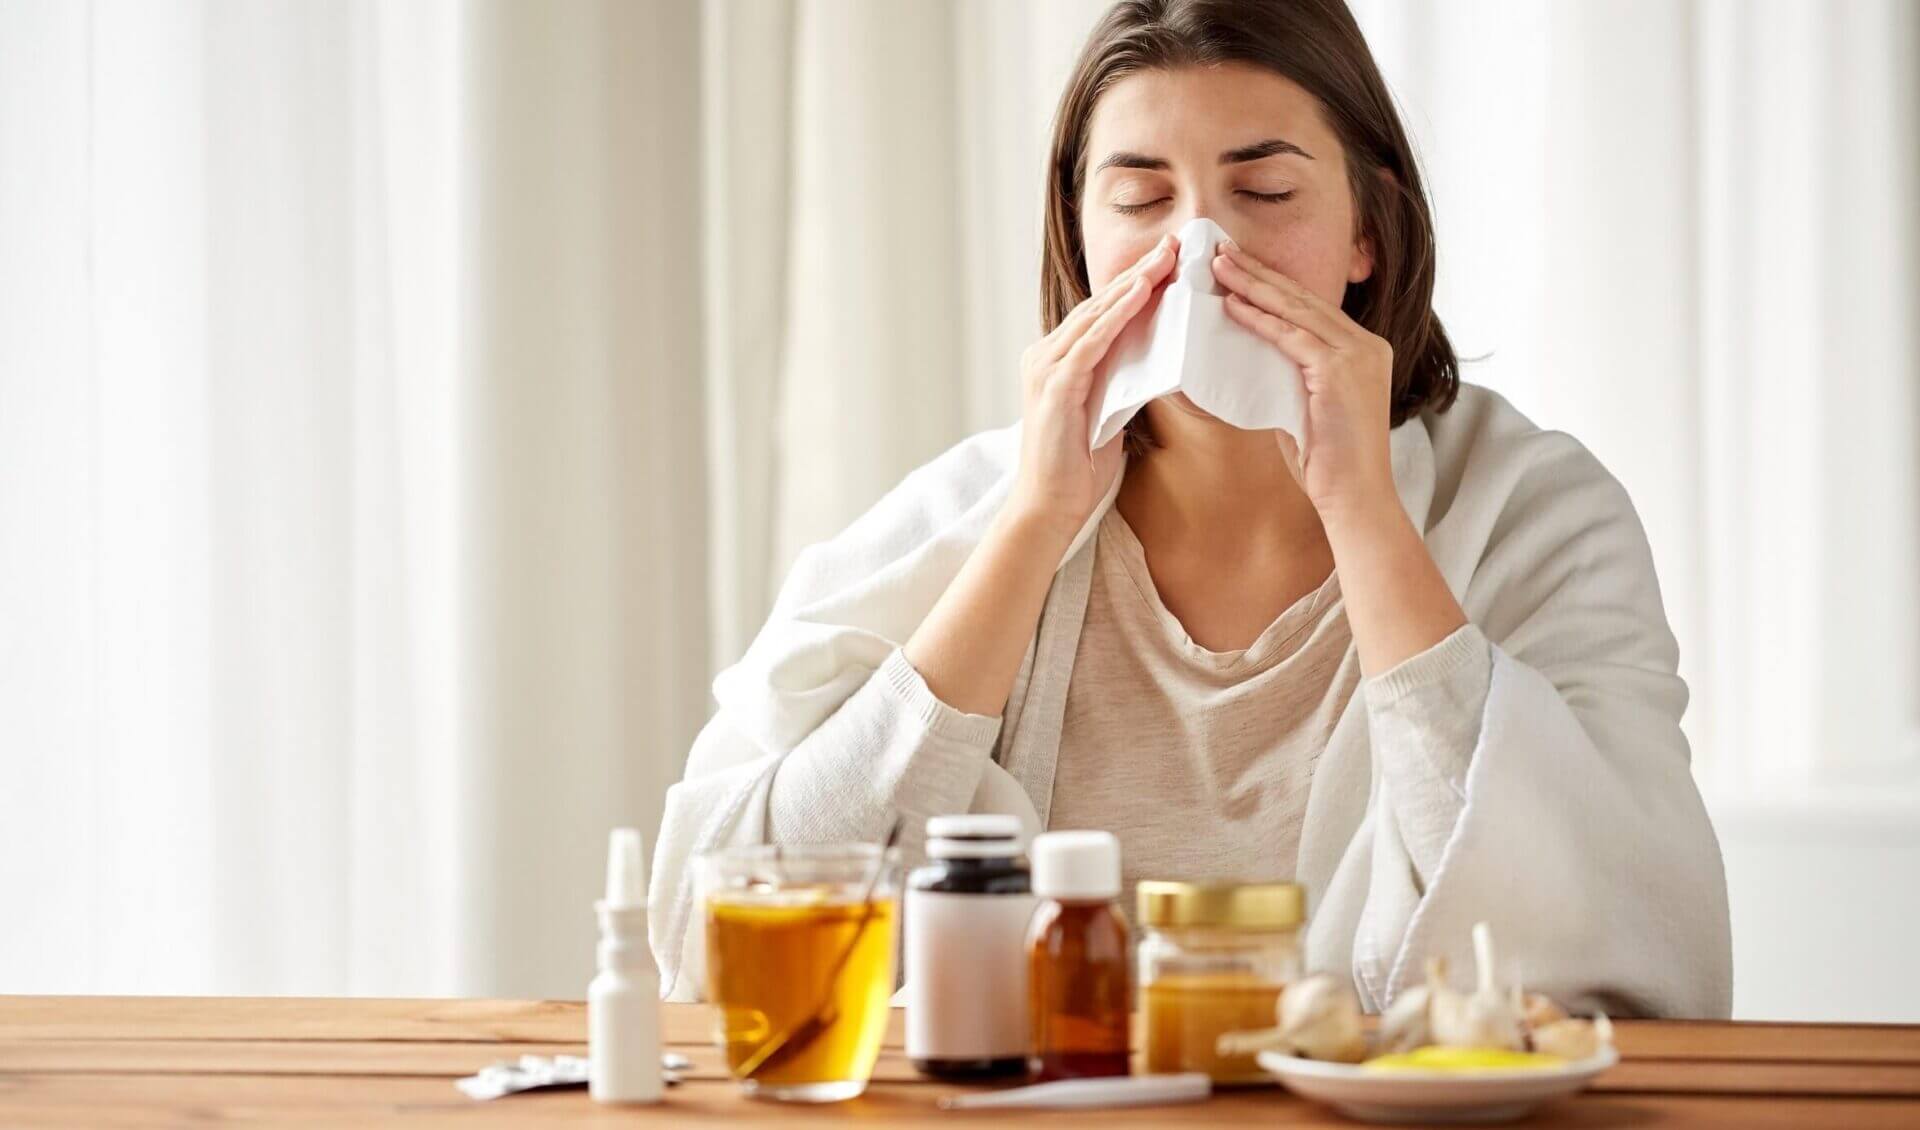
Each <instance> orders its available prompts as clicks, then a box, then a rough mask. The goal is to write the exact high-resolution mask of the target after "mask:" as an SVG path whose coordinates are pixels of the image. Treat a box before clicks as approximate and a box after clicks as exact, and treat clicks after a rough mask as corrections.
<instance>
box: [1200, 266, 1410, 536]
mask: <svg viewBox="0 0 1920 1130" xmlns="http://www.w3.org/2000/svg"><path fill="white" fill-rule="evenodd" d="M1213 274H1214V277H1215V278H1217V279H1219V280H1220V284H1221V285H1222V286H1224V287H1226V288H1227V292H1228V293H1227V314H1228V316H1229V317H1231V318H1233V320H1234V321H1236V322H1238V323H1240V324H1241V325H1243V326H1245V327H1246V328H1247V329H1249V330H1252V331H1253V332H1254V333H1256V334H1258V335H1259V336H1260V337H1262V338H1264V339H1265V340H1267V341H1269V342H1271V343H1273V345H1274V347H1275V348H1277V349H1278V350H1280V352H1281V353H1282V354H1284V355H1286V356H1287V358H1289V359H1290V360H1292V361H1293V363H1294V364H1295V365H1298V366H1299V367H1300V376H1301V379H1302V381H1303V382H1304V383H1305V384H1306V389H1307V406H1306V427H1305V428H1304V429H1303V430H1304V431H1305V432H1306V435H1305V436H1304V437H1302V439H1303V443H1302V444H1300V445H1296V444H1295V443H1294V441H1293V437H1291V436H1289V435H1287V433H1285V432H1282V431H1275V432H1274V435H1275V436H1277V437H1278V439H1279V442H1280V449H1281V451H1282V452H1283V453H1285V455H1286V456H1287V463H1288V467H1289V469H1290V470H1292V471H1293V473H1294V477H1295V478H1297V479H1299V481H1300V486H1301V488H1302V489H1303V490H1305V491H1306V492H1307V497H1308V498H1309V499H1310V500H1312V502H1313V505H1314V509H1316V510H1318V511H1319V512H1320V516H1321V520H1322V521H1327V522H1332V521H1337V520H1340V519H1343V518H1347V517H1358V516H1360V515H1364V514H1367V513H1369V512H1377V511H1378V510H1379V508H1381V507H1383V506H1385V505H1388V504H1391V505H1393V506H1394V507H1395V508H1397V507H1398V506H1399V495H1398V494H1397V492H1396V491H1395V489H1394V485H1393V457H1392V453H1391V449H1390V444H1389V438H1388V437H1389V428H1390V426H1391V422H1392V403H1393V346H1392V345H1390V344H1388V342H1387V340H1386V339H1385V338H1382V337H1377V336H1375V335H1374V334H1372V333H1369V332H1367V330H1365V329H1363V328H1362V327H1361V326H1360V324H1359V323H1358V322H1355V321H1354V320H1353V319H1352V318H1349V317H1347V314H1346V312H1345V311H1344V310H1342V309H1340V307H1338V306H1336V305H1334V304H1333V303H1330V302H1328V301H1327V300H1326V299H1324V298H1321V297H1320V296H1319V295H1317V294H1315V293H1313V292H1312V291H1310V290H1308V289H1307V288H1306V287H1304V286H1302V285H1300V284H1299V283H1297V282H1295V281H1293V280H1292V279H1290V278H1288V277H1287V276H1285V275H1283V274H1281V273H1280V272H1279V271H1276V270H1274V269H1273V268H1272V267H1269V266H1267V265H1266V264H1265V263H1262V262H1260V261H1259V260H1258V259H1255V258H1254V257H1253V256H1251V255H1249V254H1247V253H1246V252H1245V251H1243V250H1241V249H1240V248H1239V247H1238V246H1237V245H1235V244H1233V243H1231V242H1223V243H1221V244H1220V247H1219V249H1218V251H1217V252H1216V253H1215V256H1214V260H1213Z"/></svg>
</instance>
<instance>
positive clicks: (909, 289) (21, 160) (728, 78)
mask: <svg viewBox="0 0 1920 1130" xmlns="http://www.w3.org/2000/svg"><path fill="white" fill-rule="evenodd" d="M1105 6H1106V5H1105V3H1104V0H1060V2H1050V3H1046V4H1032V3H1028V2H1026V0H970V2H961V0H915V2H913V3H894V2H889V0H762V2H757V3H751V4H747V3H729V2H725V0H705V2H699V0H657V2H654V3H648V4H622V3H615V2H612V0H573V2H567V3H554V4H539V5H533V4H515V3H508V2H505V0H433V2H430V3H422V4H406V5H393V4H381V3H377V2H375V0H333V2H331V3H324V4H302V3H293V2H282V3H244V4H243V3H237V2H235V3H226V2H220V0H204V2H195V0H165V2H162V3H138V2H133V0H123V2H114V0H91V2H87V3H80V2H75V3H60V2H57V0H0V577H4V583H0V749H4V751H5V757H6V769H7V785H6V787H5V788H3V789H0V836H4V846H5V847H6V849H7V850H6V851H5V852H4V853H0V881H4V882H5V883H6V884H7V885H8V887H9V889H11V890H13V891H16V892H22V893H23V895H22V897H21V898H20V899H19V901H18V905H20V906H23V907H25V908H26V909H25V912H24V914H22V915H21V916H19V921H20V922H21V923H24V926H14V927H13V928H9V929H6V930H0V991H32V990H76V991H89V990H98V991H109V990H117V989H124V990H140V991H166V992H193V991H218V992H245V991H288V992H403V993H426V992H458V993H503V994H516V995H532V994H553V995H568V996H578V995H579V993H580V991H581V990H580V988H579V986H580V985H581V984H582V983H583V979H584V977H585V973H586V970H587V967H588V964H589V962H590V959H591V946H590V939H591V921H590V917H589V914H588V907H589V903H590V899H591V897H592V890H593V887H594V884H595V883H596V882H597V878H598V871H599V866H600V859H599V853H600V847H599V845H600V843H601V842H602V841H603V835H604V831H605V828H606V827H607V826H608V825H609V824H612V823H615V822H633V823H638V824H640V825H641V826H643V827H645V828H649V829H650V828H651V827H652V826H653V824H654V822H655V821H656V820H657V808H658V803H659V796H660V790H661V789H662V788H663V787H664V784H665V783H666V782H667V781H669V780H671V779H672V778H673V777H674V776H676V775H677V773H678V770H679V765H680V762H681V758H682V757H683V755H684V751H685V748H686V744H687V741H688V739H689V737H690V736H691V734H692V732H693V731H694V729H695V728H696V727H697V726H698V724H699V723H700V721H701V720H702V719H703V718H704V717H705V714H706V711H707V709H708V706H709V704H708V699H707V695H706V681H707V679H708V677H709V676H710V674H711V672H712V671H713V669H714V668H715V667H717V666H719V665H721V664H723V663H725V662H727V661H729V660H730V659H731V658H732V657H733V656H734V655H736V654H737V653H738V651H739V650H740V648H741V647H743V646H744V645H745V643H746V641H747V639H748V638H750V636H751V634H752V632H753V630H754V629H755V628H756V627H757V626H758V624H759V622H760V619H761V617H762V616H763V615H764V614H765V611H766V608H767V606H768V604H769V603H770V601H771V598H772V594H773V591H774V589H775V587H776V586H777V584H778V582H779V580H780V578H781V576H782V575H783V574H784V572H785V569H786V567H787V565H788V564H789V563H790V561H791V559H792V556H793V554H794V553H796V552H797V551H798V549H799V547H800V546H802V545H804V544H806V543H807V542H810V541H813V540H816V539H818V538H820V537H824V536H827V535H829V534H831V533H832V532H833V531H834V530H836V529H837V528H839V527H840V526H841V525H843V524H844V523H845V522H846V521H847V520H848V519H850V518H851V517H853V516H854V515H855V514H857V513H858V512H859V511H860V510H862V509H863V508H864V507H865V506H867V505H868V504H870V503H871V501H872V500H873V499H874V498H875V497H877V496H878V494H879V493H881V492H882V491H883V490H885V489H886V488H887V487H888V486H890V485H892V484H893V483H894V482H897V481H898V479H899V478H900V477H901V475H903V474H904V473H905V472H906V471H907V470H908V469H909V468H911V467H912V466H914V465H916V464H917V463H919V462H921V461H923V460H925V459H926V458H928V457H930V456H931V455H932V454H934V453H935V452H937V451H938V450H939V449H940V448H942V447H943V446H945V445H946V444H948V443H950V442H951V441H953V440H954V439H957V438H958V437H959V436H961V435H963V434H966V433H967V432H969V431H973V430H976V429H979V428H983V427H989V426H994V425H997V424H1001V423H1005V422H1007V421H1010V420H1012V419H1013V418H1014V417H1015V415H1016V413H1017V411H1018V401H1017V390H1016V377H1015V373H1014V365H1015V359H1016V358H1017V357H1018V355H1019V352H1020V350H1021V349H1022V348H1023V347H1024V346H1025V345H1026V344H1027V343H1028V342H1029V341H1031V340H1032V338H1033V337H1034V336H1035V335H1036V334H1037V333H1038V317H1037V305H1038V301H1037V272H1038V266H1039V246H1040V202H1041V193H1042V187H1043V161H1044V154H1045V145H1046V138H1047V133H1048V126H1049V119H1050V117H1051V114H1052V111H1053V104H1054V101H1055V99H1056V98H1057V97H1058V93H1059V90H1060V87H1061V83H1062V81H1063V79H1064V77H1065V76H1066V74H1067V72H1068V70H1069V68H1070V67H1071V65H1072V62H1073V59H1074V56H1075V54H1076V53H1077V51H1078V49H1079V47H1080V44H1081V42H1082V41H1083V40H1084V37H1085V34H1086V32H1087V30H1088V29H1089V28H1090V27H1091V26H1092V24H1093V23H1094V21H1095V20H1096V19H1097V18H1098V16H1099V14H1100V12H1101V11H1102V10H1104V8H1105ZM1355 6H1356V10H1357V12H1358V14H1359V16H1360V18H1361V22H1362V24H1363V26H1364V27H1365V29H1366V31H1367V33H1368V35H1369V37H1370V40H1371V41H1372V43H1373V45H1374V47H1375V50H1376V52H1377V54H1378V56H1379V58H1380V60H1381V63H1382V66H1383V68H1384V70H1385V71H1386V73H1387V77H1388V80H1389V82H1390V84H1391V85H1392V86H1393V87H1394V89H1395V92H1396V94H1397V95H1398V97H1399V99H1400V101H1401V103H1402V106H1403V108H1404V112H1405V114H1406V117H1407V120H1408V124H1409V127H1410V128H1411V129H1412V131H1413V133H1414V135H1415V138H1416V141H1417V144H1418V146H1419V149H1420V151H1421V156H1422V158H1423V161H1424V164H1425V167H1426V169H1427V171H1428V173H1429V177H1430V184H1431V188H1432V192H1433V196H1434V200H1435V206H1436V209H1437V214H1438V223H1439V241H1440V248H1441V267H1440V293H1439V298H1438V304H1439V307H1440V311H1441V314H1442V316H1443V317H1444V318H1445V319H1446V321H1447V324H1448V326H1449V328H1450V329H1451V330H1452V332H1453V334H1454V337H1455V341H1456V343H1457V344H1458V346H1459V347H1460V349H1461V351H1462V353H1463V354H1465V355H1468V356H1472V357H1481V356H1484V357H1485V360H1481V361H1476V362H1474V363H1472V364H1470V365H1468V366H1467V369H1466V373H1467V375H1468V378H1469V379H1471V380H1475V381H1479V382H1482V383H1486V384H1490V385H1492V386H1494V387H1496V388H1498V389H1500V390H1501V391H1502V392H1504V393H1506V394H1507V395H1508V396H1510V397H1511V398H1513V399H1514V400H1515V401H1516V402H1517V403H1518V404H1519V405H1520V406H1521V408H1522V409H1523V410H1525V411H1527V412H1529V413H1530V414H1532V415H1533V416H1534V417H1535V418H1536V419H1537V420H1539V421H1540V422H1541V423H1543V424H1546V425H1548V426H1554V427H1560V428H1564V429H1566V430H1568V431H1570V432H1572V433H1574V434H1575V435H1577V436H1578V437H1579V438H1581V439H1582V440H1583V441H1585V442H1586V443H1587V444H1588V445H1589V446H1590V447H1592V448H1593V449H1594V450H1595V451H1596V452H1597V453H1598V454H1599V456H1600V457H1601V458H1602V459H1603V460H1604V461H1605V462H1606V463H1607V464H1608V466H1610V467H1611V468H1612V469H1613V470H1614V471H1615V473H1617V474H1618V475H1619V476H1620V477H1621V479H1622V480H1623V481H1624V482H1625V483H1626V485H1627V487H1628V489H1629V491H1630V492H1631V493H1632V495H1633V497H1634V499H1635V501H1636V503H1637V505H1638V506H1639V508H1640V511H1641V513H1642V515H1643V517H1644V518H1645V520H1646V523H1647V526H1648V530H1649V534H1650V536H1651V538H1652V541H1653V545H1654V550H1655V554H1656V557H1657V559H1658V563H1659V566H1660V570H1661V577H1662V582H1663V586H1664V588H1665V591H1666V595H1667V600H1668V607H1669V610H1670V612H1671V615H1672V617H1673V620H1674V623H1675V628H1676V631H1677V632H1678V633H1679V636H1680V639H1681V644H1682V649H1683V666H1684V673H1685V674H1686V675H1687V677H1688V679H1689V681H1690V683H1691V684H1692V686H1693V688H1694V692H1695V704H1694V708H1693V710H1692V711H1691V712H1690V714H1689V717H1688V720H1687V725H1688V727H1689V730H1690V732H1691V734H1692V737H1693V739H1694V744H1695V749H1696V755H1697V758H1698V773H1699V776H1700V777H1701V779H1702V781H1703V783H1704V784H1705V785H1706V786H1707V787H1708V789H1709V793H1710V796H1712V797H1713V798H1715V800H1714V803H1715V805H1716V810H1717V812H1719V813H1721V814H1724V813H1726V812H1728V811H1730V809H1729V808H1728V807H1727V806H1728V805H1729V804H1731V803H1732V800H1731V799H1729V798H1735V799H1737V798H1760V799H1761V800H1762V801H1765V802H1766V803H1789V804H1793V803H1800V802H1801V801H1802V800H1803V799H1804V798H1805V797H1807V796H1809V795H1812V794H1815V793H1818V794H1821V795H1825V796H1836V795H1838V796H1845V795H1851V794H1849V793H1848V787H1849V786H1872V787H1874V788H1876V789H1877V792H1878V795H1879V797H1880V798H1881V802H1882V804H1883V806H1884V805H1885V804H1887V803H1892V802H1888V801H1887V800H1886V798H1887V797H1888V796H1894V797H1898V796H1908V797H1911V796H1913V795H1915V790H1914V787H1913V786H1914V785H1915V784H1916V779H1920V770H1917V769H1916V762H1920V741H1916V740H1915V735H1916V734H1920V659H1916V654H1915V641H1916V638H1920V593H1917V592H1916V578H1917V577H1920V569H1916V568H1915V562H1916V561H1920V553H1917V552H1916V550H1917V549H1920V445H1916V442H1915V439H1914V437H1915V435H1916V434H1917V433H1916V425H1920V392H1917V386H1920V363H1917V361H1916V343H1915V339H1914V333H1915V331H1914V326H1915V324H1916V321H1920V318H1917V317H1916V313H1917V312H1920V280H1916V276H1915V267H1914V264H1915V261H1916V258H1920V255H1916V246H1915V244H1916V231H1915V216H1916V214H1920V206H1917V205H1920V170H1916V166H1915V146H1914V139H1915V137H1916V136H1920V96H1917V95H1916V91H1915V85H1914V78H1913V75H1914V72H1915V66H1916V63H1920V30H1917V29H1916V19H1917V17H1916V15H1915V12H1914V10H1913V8H1912V7H1911V6H1910V5H1908V4H1905V3H1902V2H1900V0H1846V2H1844V3H1837V4H1823V3H1818V2H1816V0H1765V2H1755V3H1736V2H1732V0H1692V2H1688V3H1667V2H1663V0H1632V2H1626V3H1615V2H1611V0H1565V2H1561V3H1555V4H1551V5H1540V4H1534V3H1529V2H1526V0H1484V2H1470V3H1460V2H1455V0H1447V2H1445V3H1442V2H1439V0H1357V2H1356V5H1355ZM1912 810H1914V811H1920V806H1916V807H1914V808H1913V809H1912ZM1843 811H1844V809H1843ZM1899 823H1900V822H1899V821H1898V820H1884V821H1883V824H1884V826H1886V827H1895V826H1898V825H1899ZM1725 827H1726V825H1724V824H1723V831H1724V829H1725ZM1889 834H1891V833H1889ZM1730 850H1731V849H1730ZM1915 851H1916V852H1920V845H1916V847H1915ZM1916 857H1917V858H1920V855H1916ZM1730 860H1731V861H1732V862H1733V863H1734V864H1738V863H1739V860H1738V859H1735V858H1733V856H1731V855H1730ZM1734 870H1735V872H1736V876H1735V878H1736V883H1735V885H1736V891H1735V900H1736V918H1737V921H1736V931H1737V933H1740V936H1742V937H1755V936H1759V935H1760V934H1761V933H1763V932H1762V931H1746V932H1740V927H1741V925H1742V922H1741V921H1740V920H1739V918H1740V916H1741V914H1743V913H1744V912H1743V911H1742V909H1741V907H1742V906H1743V905H1757V904H1758V903H1759V901H1760V900H1763V899H1765V898H1766V897H1767V893H1766V888H1765V886H1764V884H1762V883H1759V882H1756V883H1755V884H1754V885H1753V886H1752V888H1751V891H1752V899H1751V900H1750V902H1749V903H1746V904H1743V903H1742V901H1741V899H1742V897H1743V893H1742V891H1743V888H1742V887H1741V879H1740V875H1741V874H1742V873H1744V871H1743V869H1742V868H1741V867H1739V866H1735V867H1734ZM1909 909H1910V910H1912V917H1911V922H1912V924H1913V926H1914V928H1920V908H1913V907H1909ZM1849 913H1851V912H1849ZM1876 913H1879V912H1878V911H1876ZM1903 913H1905V912H1903ZM129 921H138V922H139V923H140V928H139V930H138V931H129V930H128V929H126V923H127V922H129ZM1847 921H1849V922H1860V923H1862V924H1863V928H1862V930H1861V931H1860V932H1861V933H1863V934H1864V933H1866V932H1868V931H1867V930H1866V929H1865V927H1867V926H1872V925H1874V924H1875V923H1881V924H1884V920H1881V919H1870V918H1853V919H1847ZM1770 954H1771V951H1769V952H1766V953H1758V952H1752V953H1750V952H1747V951H1744V950H1743V952H1742V953H1741V954H1740V957H1741V961H1742V969H1743V976H1742V979H1741V992H1742V994H1743V1002H1744V1003H1743V1005H1742V1008H1743V1011H1745V1010H1746V1009H1747V1006H1749V1005H1752V1004H1753V1002H1754V1001H1756V1000H1757V1001H1761V1002H1762V1003H1763V1005H1765V1006H1767V1007H1771V1006H1772V1002H1773V1001H1775V1000H1781V999H1786V998H1779V997H1771V998H1770V997H1766V996H1765V995H1764V990H1765V987H1766V985H1767V974H1766V973H1765V972H1764V971H1765V969H1766V968H1767V962H1768V961H1770V960H1773V956H1770ZM1781 967H1782V968H1785V965H1784V963H1782V965H1781ZM1756 969H1759V970H1761V971H1762V973H1761V975H1760V980H1759V981H1758V982H1756V981H1755V979H1754V977H1753V976H1749V974H1751V973H1752V972H1753V971H1754V970H1756ZM1756 983H1758V984H1760V985H1761V986H1762V990H1763V994H1762V995H1761V996H1757V997H1756V996H1754V995H1752V994H1753V993H1754V991H1755V990H1754V986H1755V985H1756ZM1851 999H1852V998H1850V1000H1851ZM1858 999H1859V1000H1861V1001H1868V1002H1869V1004H1866V1005H1861V1006H1860V1007H1861V1008H1863V1009H1864V1008H1866V1007H1870V1006H1871V999H1872V998H1869V997H1866V996H1861V997H1859V998H1858ZM1786 1007H1789V1008H1791V1007H1796V1006H1795V1005H1793V1004H1791V1002H1790V1003H1789V1004H1788V1005H1787V1006H1786ZM1843 1007H1847V1008H1849V1009H1852V1008H1853V1007H1854V1004H1852V1003H1849V1004H1848V1005H1846V1006H1843ZM1914 1007H1915V1008H1916V1009H1920V1003H1916V1004H1915V1006H1914ZM1853 1014H1854V1015H1864V1014H1865V1013H1864V1011H1855V1012H1854V1013H1853Z"/></svg>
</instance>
